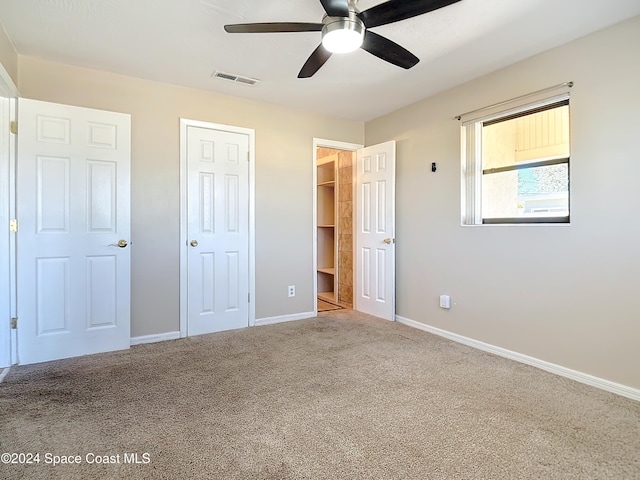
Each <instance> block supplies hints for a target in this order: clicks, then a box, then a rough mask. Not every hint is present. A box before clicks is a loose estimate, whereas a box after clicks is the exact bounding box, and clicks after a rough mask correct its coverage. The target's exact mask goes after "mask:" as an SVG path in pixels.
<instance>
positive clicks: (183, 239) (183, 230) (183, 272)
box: [180, 118, 256, 337]
mask: <svg viewBox="0 0 640 480" xmlns="http://www.w3.org/2000/svg"><path fill="white" fill-rule="evenodd" d="M190 126H192V127H200V128H208V129H212V130H222V131H225V132H231V133H241V134H244V135H247V136H248V137H249V296H250V298H251V301H250V302H249V322H248V325H249V326H250V327H252V326H253V325H254V324H255V319H256V274H255V272H256V265H255V260H256V241H255V240H256V234H255V231H256V230H255V225H256V214H255V211H256V207H255V190H256V179H255V165H256V134H255V130H254V129H252V128H244V127H236V126H233V125H223V124H220V123H211V122H202V121H199V120H189V119H186V118H181V119H180V337H186V336H187V319H188V315H187V305H188V299H187V248H188V247H187V127H190Z"/></svg>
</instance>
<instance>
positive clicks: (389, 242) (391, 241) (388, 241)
mask: <svg viewBox="0 0 640 480" xmlns="http://www.w3.org/2000/svg"><path fill="white" fill-rule="evenodd" d="M383 242H384V243H385V244H387V245H391V244H392V243H394V240H392V239H391V238H385V239H384V240H383Z"/></svg>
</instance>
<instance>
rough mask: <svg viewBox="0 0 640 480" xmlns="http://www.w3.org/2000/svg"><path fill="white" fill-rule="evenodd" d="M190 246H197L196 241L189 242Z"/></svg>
mask: <svg viewBox="0 0 640 480" xmlns="http://www.w3.org/2000/svg"><path fill="white" fill-rule="evenodd" d="M190 245H191V246H192V247H197V246H198V241H197V240H191V242H190Z"/></svg>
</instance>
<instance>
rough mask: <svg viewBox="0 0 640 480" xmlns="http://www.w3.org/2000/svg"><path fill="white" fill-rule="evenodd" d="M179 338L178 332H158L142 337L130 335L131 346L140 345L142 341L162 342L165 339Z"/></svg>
mask: <svg viewBox="0 0 640 480" xmlns="http://www.w3.org/2000/svg"><path fill="white" fill-rule="evenodd" d="M178 338H180V332H167V333H158V334H156V335H144V336H142V337H132V338H131V346H134V345H142V344H143V343H156V342H164V341H165V340H176V339H178Z"/></svg>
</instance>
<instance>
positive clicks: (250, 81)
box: [212, 70, 260, 87]
mask: <svg viewBox="0 0 640 480" xmlns="http://www.w3.org/2000/svg"><path fill="white" fill-rule="evenodd" d="M212 77H214V78H221V79H223V80H229V81H231V82H236V83H242V84H243V85H249V86H250V87H253V86H254V85H255V84H256V83H260V80H257V79H255V78H250V77H243V76H242V75H234V74H233V73H225V72H219V71H217V70H216V71H215V72H213V75H212Z"/></svg>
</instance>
